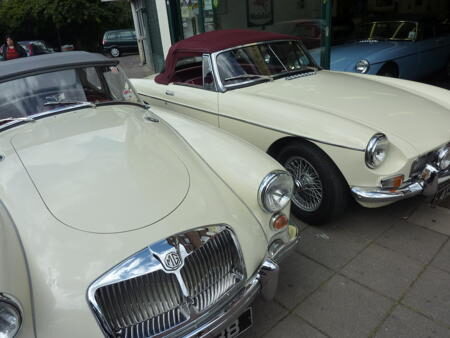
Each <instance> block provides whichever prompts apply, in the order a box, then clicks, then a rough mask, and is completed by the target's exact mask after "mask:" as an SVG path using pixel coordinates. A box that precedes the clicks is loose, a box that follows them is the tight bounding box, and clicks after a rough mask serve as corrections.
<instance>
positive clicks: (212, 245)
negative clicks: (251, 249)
mask: <svg viewBox="0 0 450 338" xmlns="http://www.w3.org/2000/svg"><path fill="white" fill-rule="evenodd" d="M179 240H180V243H183V244H184V245H185V248H187V250H188V251H187V252H188V255H187V256H186V257H185V258H184V265H183V267H182V268H181V270H180V272H179V275H178V277H177V275H176V274H175V273H170V272H165V271H164V269H163V267H162V265H161V268H160V269H156V270H155V271H152V272H150V273H146V274H143V275H139V276H138V277H134V278H130V279H128V280H124V281H119V282H117V283H113V284H108V285H105V286H101V287H99V288H98V289H96V291H95V294H94V297H95V300H96V302H97V304H98V307H99V310H100V311H101V313H102V315H103V316H104V320H105V321H106V323H107V324H108V327H109V329H111V330H112V332H111V333H112V334H111V336H114V337H120V338H125V337H132V338H144V337H150V336H153V335H158V334H163V333H164V332H165V331H167V330H170V329H173V328H175V327H178V326H180V325H182V324H183V323H185V322H187V321H188V320H189V318H190V313H189V312H192V311H195V312H196V313H197V315H198V314H201V313H202V312H204V311H206V309H208V308H209V307H210V306H212V305H214V304H215V303H216V302H217V301H218V300H220V299H221V297H222V296H223V295H224V294H225V293H227V292H228V291H230V289H232V288H233V287H235V286H236V285H240V284H239V282H240V281H241V280H242V279H243V276H244V266H243V263H242V258H241V256H240V251H239V249H238V247H237V243H236V242H235V240H234V238H233V236H232V234H231V232H230V231H229V230H228V229H226V228H223V229H222V230H221V231H217V232H214V231H212V232H211V231H207V229H200V230H197V232H196V233H195V235H192V232H191V233H190V236H188V235H186V237H185V238H183V239H182V240H181V239H180V238H179ZM191 240H193V241H196V242H195V245H196V246H194V242H191ZM198 241H199V242H198ZM172 242H175V241H174V238H171V243H172ZM198 243H200V244H198ZM177 278H181V279H182V280H178V279H177ZM180 282H181V283H183V284H184V285H185V286H186V289H187V293H188V295H183V293H182V291H181V286H180ZM191 300H192V301H191ZM192 303H193V304H192Z"/></svg>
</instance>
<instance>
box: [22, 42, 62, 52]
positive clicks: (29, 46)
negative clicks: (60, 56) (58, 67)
mask: <svg viewBox="0 0 450 338" xmlns="http://www.w3.org/2000/svg"><path fill="white" fill-rule="evenodd" d="M19 44H20V45H21V46H22V47H23V48H25V50H26V51H27V54H28V56H35V55H43V54H50V53H54V52H55V50H54V49H53V48H51V47H49V46H48V44H47V43H46V42H45V41H42V40H29V41H19Z"/></svg>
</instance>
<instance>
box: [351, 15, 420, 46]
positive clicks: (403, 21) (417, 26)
mask: <svg viewBox="0 0 450 338" xmlns="http://www.w3.org/2000/svg"><path fill="white" fill-rule="evenodd" d="M380 23H397V24H398V27H397V28H396V31H395V32H394V34H393V36H395V34H397V33H398V31H399V29H400V28H401V27H400V24H405V23H412V24H414V25H415V26H416V36H415V38H414V39H397V38H393V37H390V38H383V39H374V38H372V37H371V36H372V35H373V33H374V30H375V27H376V26H377V24H380ZM367 25H370V31H369V36H368V37H365V38H363V39H359V40H361V41H365V40H368V41H407V42H415V41H417V39H418V36H419V28H420V27H419V26H420V25H419V21H416V20H377V21H370V22H368V23H367Z"/></svg>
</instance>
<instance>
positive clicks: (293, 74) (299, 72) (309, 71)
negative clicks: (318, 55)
mask: <svg viewBox="0 0 450 338" xmlns="http://www.w3.org/2000/svg"><path fill="white" fill-rule="evenodd" d="M316 73H317V68H315V67H309V66H305V67H301V68H298V69H292V70H287V71H286V72H282V73H280V74H279V75H283V76H284V75H288V77H286V79H289V78H291V77H297V76H301V75H303V74H305V75H307V74H311V75H314V74H316Z"/></svg>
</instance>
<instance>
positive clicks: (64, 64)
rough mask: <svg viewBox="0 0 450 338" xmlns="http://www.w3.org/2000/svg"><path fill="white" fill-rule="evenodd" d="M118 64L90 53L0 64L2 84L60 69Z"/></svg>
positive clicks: (31, 58)
mask: <svg viewBox="0 0 450 338" xmlns="http://www.w3.org/2000/svg"><path fill="white" fill-rule="evenodd" d="M118 63H119V61H117V60H113V59H109V58H107V57H105V56H103V55H101V54H94V53H88V52H64V53H52V54H46V55H38V56H32V57H24V58H20V59H15V60H9V61H2V62H0V82H5V81H8V80H13V79H17V78H21V77H24V76H27V75H31V74H39V73H46V72H51V71H53V70H59V69H67V68H74V67H81V66H89V65H93V66H96V65H117V64H118Z"/></svg>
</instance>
